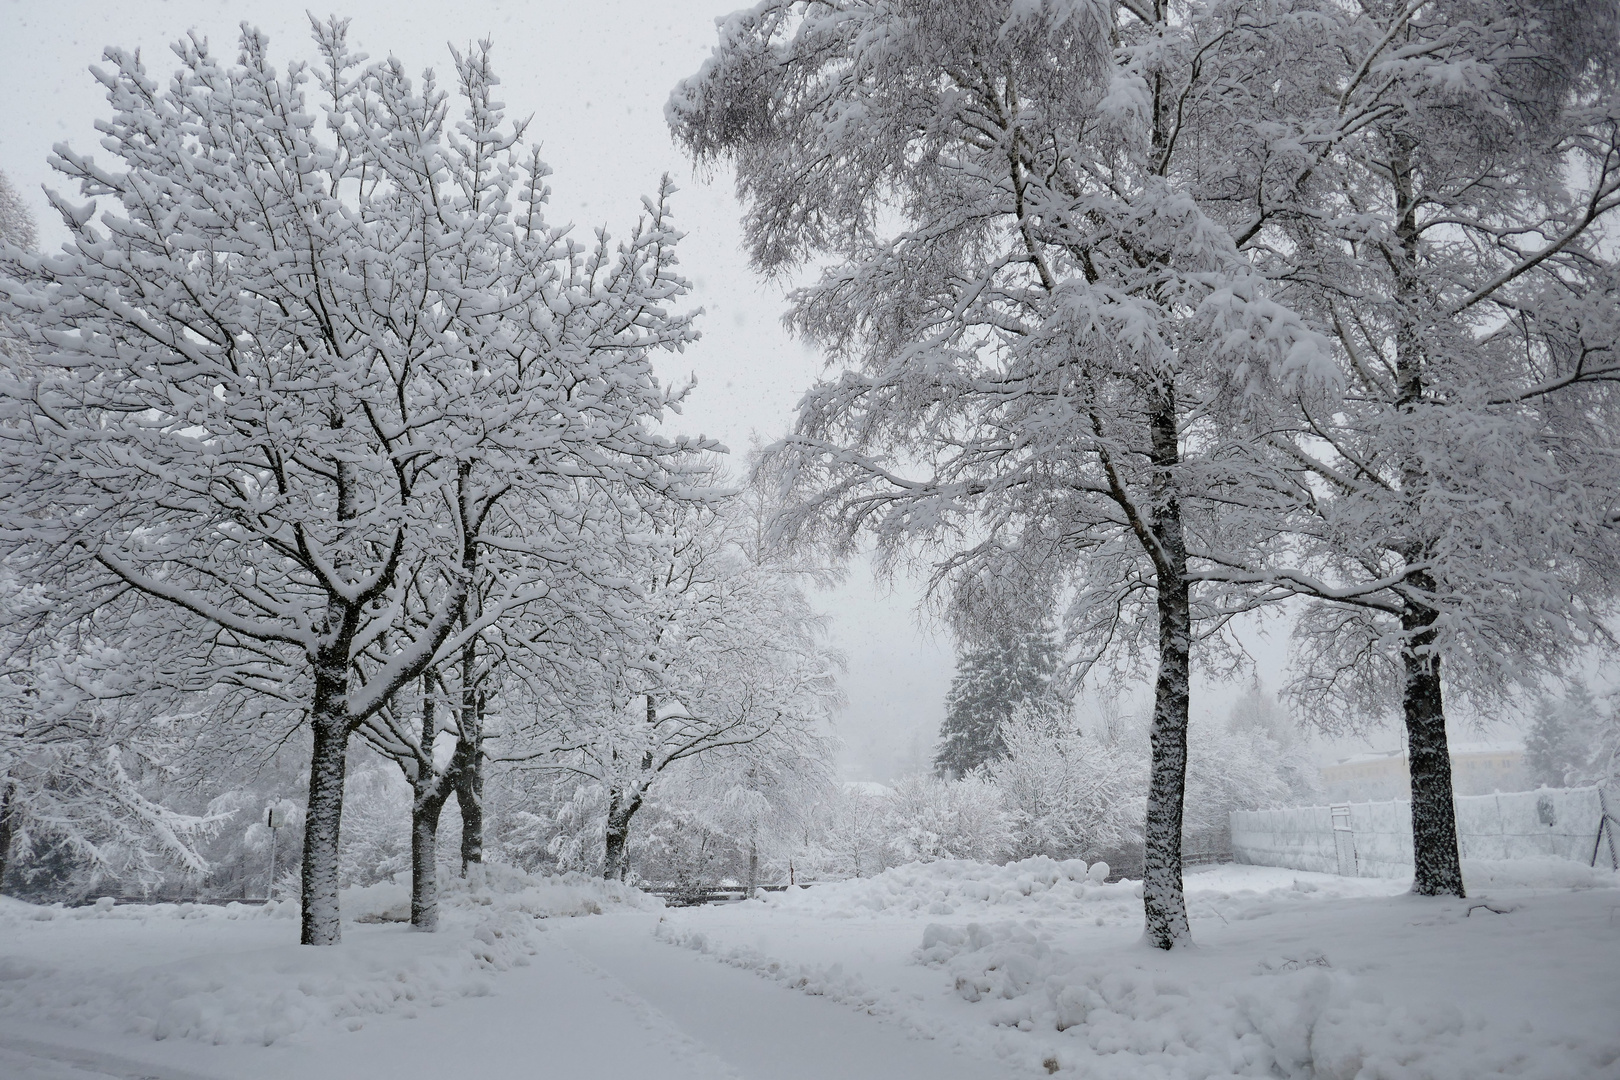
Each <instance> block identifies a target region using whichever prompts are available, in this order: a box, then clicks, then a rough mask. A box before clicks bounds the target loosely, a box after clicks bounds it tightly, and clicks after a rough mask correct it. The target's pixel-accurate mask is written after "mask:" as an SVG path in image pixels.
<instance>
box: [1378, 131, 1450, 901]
mask: <svg viewBox="0 0 1620 1080" xmlns="http://www.w3.org/2000/svg"><path fill="white" fill-rule="evenodd" d="M1390 148H1391V152H1390V167H1389V174H1390V180H1391V183H1392V184H1393V190H1394V196H1395V200H1396V205H1397V207H1398V208H1399V215H1398V217H1397V220H1396V226H1395V239H1396V242H1397V243H1396V247H1395V249H1394V258H1393V262H1394V267H1395V301H1396V318H1397V323H1396V332H1395V376H1396V408H1397V409H1398V410H1399V411H1400V412H1401V413H1403V414H1405V415H1406V416H1409V417H1410V416H1414V414H1415V413H1416V412H1417V410H1418V408H1419V406H1420V405H1422V403H1423V398H1424V353H1423V341H1422V337H1421V335H1420V334H1419V332H1418V327H1419V325H1420V323H1421V310H1422V307H1423V282H1422V281H1421V279H1420V275H1419V266H1418V255H1419V252H1418V226H1417V199H1416V197H1415V194H1414V187H1413V174H1412V162H1411V152H1412V149H1413V147H1412V145H1411V140H1410V137H1409V136H1406V135H1402V134H1393V135H1391V136H1390ZM1426 484H1427V479H1426V476H1425V472H1424V464H1423V462H1422V461H1420V460H1417V459H1416V457H1415V456H1414V455H1410V454H1409V455H1408V457H1407V460H1406V461H1404V462H1403V463H1402V469H1401V489H1402V494H1403V495H1404V496H1405V498H1406V500H1407V502H1408V504H1409V505H1412V506H1416V505H1417V504H1418V503H1419V502H1420V500H1421V499H1422V497H1423V490H1424V488H1425V486H1426ZM1418 518H1419V515H1417V514H1416V513H1414V514H1413V515H1412V516H1411V520H1413V521H1414V522H1415V521H1417V520H1418ZM1399 554H1400V555H1401V556H1402V558H1404V559H1405V560H1406V561H1407V563H1408V564H1411V563H1415V562H1421V561H1422V560H1423V558H1424V556H1425V555H1426V554H1427V544H1426V542H1425V540H1424V538H1423V537H1422V536H1421V535H1419V536H1409V537H1405V538H1403V540H1402V542H1401V545H1400V547H1399ZM1406 583H1407V585H1408V586H1409V588H1410V592H1408V593H1407V595H1406V603H1405V610H1404V611H1403V612H1402V613H1401V629H1402V630H1403V631H1404V632H1405V635H1406V640H1405V644H1404V645H1403V646H1402V650H1401V660H1402V665H1403V667H1404V669H1405V670H1404V676H1405V686H1404V687H1403V690H1402V694H1401V698H1402V707H1403V712H1404V713H1405V719H1406V742H1407V764H1408V766H1409V767H1410V772H1411V777H1412V866H1413V874H1412V891H1413V892H1414V893H1419V894H1422V895H1424V896H1442V895H1449V896H1462V895H1463V882H1462V862H1461V859H1460V858H1459V856H1458V851H1457V811H1456V804H1455V803H1454V802H1453V801H1452V789H1451V755H1450V753H1449V751H1448V748H1447V746H1446V714H1445V702H1444V700H1443V698H1442V697H1441V688H1440V655H1439V653H1437V652H1436V651H1434V645H1435V642H1436V640H1437V639H1438V635H1437V633H1436V632H1435V630H1434V624H1435V622H1436V620H1437V619H1438V617H1439V616H1438V612H1436V611H1435V610H1434V609H1433V608H1431V607H1428V606H1427V605H1425V604H1423V603H1422V602H1421V601H1420V600H1418V599H1416V598H1414V596H1413V595H1412V594H1414V593H1415V594H1417V595H1419V596H1429V595H1432V594H1433V593H1434V586H1435V582H1434V578H1433V576H1432V575H1430V574H1429V573H1428V572H1427V571H1425V570H1419V571H1415V572H1413V573H1410V574H1408V575H1407V577H1406Z"/></svg>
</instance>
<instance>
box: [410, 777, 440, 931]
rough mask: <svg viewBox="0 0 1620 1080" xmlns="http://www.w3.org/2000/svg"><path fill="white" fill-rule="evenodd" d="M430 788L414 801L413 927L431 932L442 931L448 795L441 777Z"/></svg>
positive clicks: (418, 792)
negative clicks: (441, 870)
mask: <svg viewBox="0 0 1620 1080" xmlns="http://www.w3.org/2000/svg"><path fill="white" fill-rule="evenodd" d="M429 785H430V787H429V789H428V790H420V791H417V792H416V797H415V798H414V799H413V800H412V801H411V926H412V927H414V928H415V929H417V930H423V931H428V932H431V931H434V930H437V929H438V928H439V877H438V861H437V860H438V853H439V851H438V849H439V844H438V841H439V815H440V813H441V812H443V810H444V802H445V798H446V796H445V795H444V794H442V793H441V792H440V791H439V790H438V788H439V787H440V786H441V781H440V780H439V779H438V778H434V779H433V780H430V781H429Z"/></svg>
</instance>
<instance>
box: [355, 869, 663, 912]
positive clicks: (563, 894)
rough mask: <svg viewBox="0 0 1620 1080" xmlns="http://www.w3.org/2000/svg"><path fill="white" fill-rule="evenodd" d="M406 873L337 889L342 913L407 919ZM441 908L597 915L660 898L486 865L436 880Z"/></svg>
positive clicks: (580, 878)
mask: <svg viewBox="0 0 1620 1080" xmlns="http://www.w3.org/2000/svg"><path fill="white" fill-rule="evenodd" d="M409 882H410V879H409V876H408V875H406V874H396V875H394V878H393V880H391V881H385V882H379V883H378V884H376V885H367V886H364V887H361V888H351V889H344V890H343V897H342V910H343V917H344V918H346V919H352V920H354V921H355V922H362V923H367V922H410V920H411V889H410V883H409ZM439 904H440V907H441V908H456V907H463V908H488V909H490V910H493V911H508V912H516V913H518V914H522V915H528V916H530V917H532V918H536V919H554V918H567V917H570V916H575V915H600V914H602V913H603V912H604V911H656V910H658V909H660V908H662V907H663V906H664V901H663V900H662V899H660V898H659V897H656V896H653V895H652V894H650V893H644V892H642V891H641V890H640V889H636V888H632V887H631V886H629V885H626V884H624V883H623V882H620V881H604V880H602V879H601V878H598V877H591V876H589V875H586V874H580V873H575V872H569V873H566V874H557V875H554V876H551V877H542V876H537V875H534V874H525V873H524V872H523V871H521V870H517V869H514V868H512V867H510V866H501V865H498V864H486V865H485V867H484V871H483V873H482V874H476V875H474V876H472V877H469V878H461V877H450V878H448V879H445V878H441V879H440V881H439Z"/></svg>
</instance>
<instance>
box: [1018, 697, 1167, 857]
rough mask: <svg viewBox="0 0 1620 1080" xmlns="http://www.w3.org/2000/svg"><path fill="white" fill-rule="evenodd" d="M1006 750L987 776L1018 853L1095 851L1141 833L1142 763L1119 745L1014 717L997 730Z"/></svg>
mask: <svg viewBox="0 0 1620 1080" xmlns="http://www.w3.org/2000/svg"><path fill="white" fill-rule="evenodd" d="M1002 737H1003V739H1004V741H1005V742H1006V745H1007V756H1006V757H1004V758H1002V759H1000V760H998V761H993V762H991V763H990V765H989V766H988V768H987V776H988V779H989V781H990V782H991V783H993V784H994V785H995V787H996V789H997V790H998V791H999V793H1000V796H1001V803H1002V806H1003V807H1004V809H1005V811H1006V821H1007V828H1008V831H1009V840H1010V848H1011V853H1012V854H1013V855H1014V856H1016V857H1019V858H1022V857H1025V856H1029V855H1048V856H1051V857H1052V858H1057V859H1065V858H1077V857H1078V858H1087V859H1092V858H1096V857H1097V856H1098V855H1101V854H1104V853H1109V852H1115V851H1121V850H1123V849H1125V848H1128V847H1130V846H1132V845H1134V844H1140V843H1141V839H1142V819H1143V813H1144V807H1143V799H1144V798H1145V797H1146V792H1145V790H1144V786H1143V781H1144V779H1145V777H1146V770H1145V769H1144V768H1143V765H1144V762H1142V761H1141V760H1140V759H1138V758H1136V757H1134V756H1133V755H1131V754H1130V753H1128V752H1127V751H1126V750H1125V749H1123V748H1122V747H1121V746H1119V745H1118V744H1110V743H1106V742H1104V741H1102V740H1100V739H1097V738H1094V737H1091V736H1087V735H1083V734H1081V733H1079V732H1074V731H1066V730H1062V729H1060V728H1058V727H1056V726H1054V725H1052V724H1050V723H1045V722H1042V721H1041V720H1039V719H1037V718H1019V719H1018V720H1015V721H1014V722H1012V723H1010V724H1008V725H1007V726H1006V727H1005V728H1004V729H1003V731H1002Z"/></svg>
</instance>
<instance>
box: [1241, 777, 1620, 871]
mask: <svg viewBox="0 0 1620 1080" xmlns="http://www.w3.org/2000/svg"><path fill="white" fill-rule="evenodd" d="M1456 804H1457V840H1458V843H1459V844H1460V845H1461V848H1462V856H1463V858H1465V859H1546V858H1555V859H1568V860H1571V861H1573V862H1580V863H1588V864H1589V863H1591V862H1593V860H1594V858H1595V859H1596V861H1597V864H1598V865H1600V866H1609V867H1615V866H1616V859H1615V845H1614V844H1606V843H1603V840H1604V839H1606V838H1607V837H1608V835H1609V834H1608V830H1607V829H1605V830H1604V831H1603V833H1602V835H1601V836H1600V833H1599V830H1600V828H1601V827H1602V824H1603V821H1604V815H1605V812H1607V813H1608V814H1609V815H1611V816H1613V815H1620V792H1616V791H1615V790H1613V789H1609V790H1607V791H1605V790H1604V789H1601V788H1596V787H1584V788H1542V789H1541V790H1540V791H1518V792H1510V793H1507V794H1501V795H1465V796H1462V797H1460V798H1458V799H1457V800H1456ZM1337 809H1339V810H1340V815H1339V824H1340V826H1341V833H1342V826H1343V821H1344V815H1343V810H1344V808H1343V807H1338V808H1337ZM1334 810H1335V807H1329V806H1295V807H1288V808H1286V809H1281V810H1238V811H1234V812H1233V814H1232V856H1233V858H1234V859H1236V860H1237V861H1238V862H1244V863H1254V864H1256V865H1259V866H1286V867H1290V868H1292V869H1295V870H1315V871H1318V872H1320V873H1324V874H1337V873H1342V872H1344V871H1345V870H1347V869H1351V868H1350V867H1348V866H1343V865H1342V860H1341V857H1340V844H1342V840H1343V838H1342V835H1341V837H1340V838H1339V840H1338V842H1337V843H1336V841H1335V836H1334V824H1335V822H1334ZM1349 825H1350V835H1351V838H1352V841H1353V844H1354V866H1353V872H1354V873H1355V874H1356V875H1358V876H1360V877H1403V876H1405V875H1407V874H1410V873H1411V872H1412V804H1411V803H1410V802H1408V801H1406V800H1398V801H1394V802H1376V803H1351V804H1349ZM1613 827H1614V825H1613V823H1612V821H1611V823H1610V826H1609V828H1610V829H1612V828H1613Z"/></svg>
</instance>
